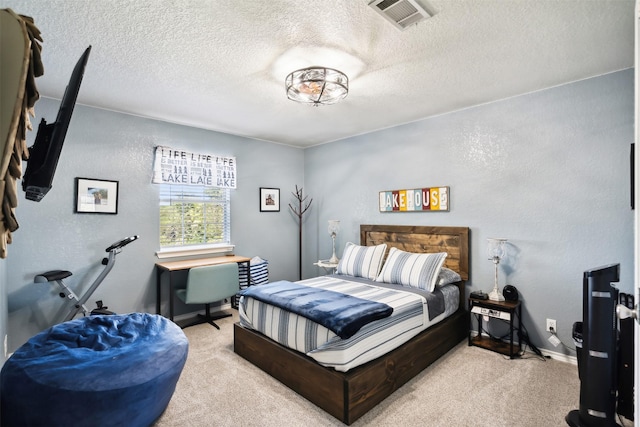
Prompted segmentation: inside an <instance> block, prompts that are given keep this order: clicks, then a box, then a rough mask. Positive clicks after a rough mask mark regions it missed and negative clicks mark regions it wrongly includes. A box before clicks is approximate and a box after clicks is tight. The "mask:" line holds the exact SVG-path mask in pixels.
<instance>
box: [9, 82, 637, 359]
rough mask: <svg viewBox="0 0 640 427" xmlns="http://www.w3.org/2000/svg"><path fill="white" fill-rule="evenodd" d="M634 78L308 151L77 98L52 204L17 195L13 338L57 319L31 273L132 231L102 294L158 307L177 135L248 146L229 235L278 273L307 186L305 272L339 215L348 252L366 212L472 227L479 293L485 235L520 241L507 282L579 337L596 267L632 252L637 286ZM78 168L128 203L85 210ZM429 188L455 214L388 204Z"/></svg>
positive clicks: (48, 295)
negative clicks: (381, 196)
mask: <svg viewBox="0 0 640 427" xmlns="http://www.w3.org/2000/svg"><path fill="white" fill-rule="evenodd" d="M633 87H634V86H633V70H626V71H621V72H617V73H613V74H609V75H606V76H602V77H598V78H593V79H589V80H585V81H581V82H577V83H573V84H569V85H565V86H560V87H556V88H552V89H549V90H545V91H541V92H536V93H532V94H528V95H524V96H519V97H515V98H512V99H507V100H504V101H501V102H496V103H492V104H487V105H483V106H479V107H475V108H469V109H466V110H463V111H459V112H454V113H451V114H446V115H442V116H438V117H433V118H429V119H426V120H423V121H419V122H415V123H411V124H407V125H403V126H398V127H394V128H391V129H387V130H382V131H379V132H374V133H371V134H367V135H362V136H358V137H355V138H349V139H346V140H343V141H338V142H335V143H330V144H325V145H322V146H318V147H314V148H310V149H307V150H299V149H295V148H290V147H286V146H282V145H278V144H272V143H267V142H262V141H255V140H249V139H246V138H241V137H236V136H231V135H226V134H221V133H216V132H210V131H204V130H200V129H194V128H189V127H184V126H177V125H172V124H168V123H162V122H157V121H152V120H147V119H141V118H138V117H133V116H128V115H123V114H118V113H113V112H108V111H103V110H98V109H93V108H87V107H82V106H78V107H77V108H76V111H75V113H74V117H73V121H72V126H71V127H70V129H69V133H68V136H67V141H66V143H65V147H64V150H63V155H62V158H61V160H60V163H59V166H58V173H57V175H56V179H55V182H54V188H53V190H52V192H51V193H50V194H49V195H47V196H46V197H45V199H43V201H42V202H40V203H33V202H30V201H26V200H24V199H21V200H20V206H19V207H18V210H17V215H18V220H19V221H20V225H21V228H20V229H19V230H18V231H17V232H16V233H15V234H14V243H13V244H12V245H10V247H9V257H8V259H7V260H6V261H0V279H1V278H3V276H5V278H6V287H7V293H8V310H9V316H8V324H7V327H6V330H7V331H8V334H9V351H12V350H14V349H15V348H17V347H18V346H19V345H21V344H22V343H23V342H24V341H25V340H26V339H28V338H29V337H30V336H32V335H33V334H35V333H37V332H39V331H40V330H42V329H45V328H46V327H48V326H49V325H50V323H51V321H52V319H53V318H54V317H55V315H56V311H57V310H58V309H59V308H60V306H61V302H60V300H59V298H58V297H57V292H56V291H55V290H53V289H51V288H50V287H49V286H48V285H42V284H34V283H33V282H32V280H33V276H34V275H35V274H37V273H39V272H42V271H46V270H50V269H56V268H62V269H68V270H71V271H73V272H74V275H73V277H72V278H71V280H70V284H72V285H73V286H80V285H81V284H83V283H86V282H87V281H91V280H92V279H93V277H94V276H95V274H97V270H98V269H99V268H100V264H99V262H100V259H101V257H102V256H103V255H104V249H105V248H106V247H107V246H108V245H109V244H111V243H112V242H114V241H116V240H118V239H120V238H122V237H125V236H128V235H131V234H139V235H140V236H141V239H140V240H139V241H136V242H134V243H132V244H131V245H129V246H128V247H126V248H125V250H124V251H123V253H122V254H121V255H119V256H118V262H117V264H116V266H115V268H114V270H113V272H112V273H111V275H110V276H108V277H107V280H106V281H105V282H104V283H103V284H102V286H101V287H100V288H99V289H98V291H97V292H96V294H95V295H94V298H92V299H91V300H90V303H91V304H93V301H94V300H97V299H102V300H104V301H105V302H106V303H107V304H108V305H109V306H110V308H113V309H115V310H116V311H118V312H127V311H134V310H135V311H149V312H153V311H154V310H155V274H154V268H153V265H154V263H155V262H156V261H157V259H156V257H155V251H156V250H157V249H158V213H157V212H158V207H157V206H158V195H157V189H156V187H154V186H153V185H152V184H151V183H150V181H151V171H152V165H151V164H152V157H153V147H154V146H156V145H167V146H173V147H176V148H183V149H186V150H192V151H206V152H211V153H214V154H221V155H233V156H236V157H237V159H238V189H237V190H235V191H234V192H233V194H232V212H233V213H232V240H233V243H234V244H235V245H236V253H238V254H242V255H248V256H253V255H260V256H261V257H263V258H266V259H268V260H269V261H270V265H269V270H270V277H271V279H272V280H279V279H285V280H296V279H297V276H298V253H297V247H298V231H297V222H296V220H295V218H294V217H293V216H292V215H291V213H290V212H289V210H288V208H287V203H288V202H289V201H291V200H292V197H291V194H290V193H291V191H293V189H294V187H295V185H296V184H297V185H302V186H303V188H304V190H305V194H308V195H309V196H310V197H313V199H314V201H313V205H312V209H311V211H310V212H309V215H308V216H307V217H306V220H305V234H304V243H305V253H304V257H303V276H304V277H311V276H314V275H316V274H319V273H323V272H322V271H319V269H318V268H317V267H314V266H313V262H315V261H317V260H318V259H320V258H328V257H329V256H330V254H331V240H330V238H329V236H328V233H327V220H329V219H339V220H341V226H342V231H341V232H340V234H339V236H338V241H337V246H338V256H340V255H341V254H342V247H343V246H344V244H345V243H346V242H347V241H354V242H357V241H358V238H359V236H358V226H359V225H360V224H362V223H371V224H418V225H420V224H422V225H455V226H469V227H471V280H470V283H469V286H468V291H470V290H472V289H482V290H485V291H487V292H488V291H490V290H491V287H492V283H493V264H492V263H491V262H490V261H488V260H487V259H486V258H487V257H486V239H487V238H488V237H505V238H508V239H509V242H510V243H509V256H508V258H507V259H506V260H505V261H504V262H503V263H502V264H501V267H500V280H501V284H504V283H510V284H513V285H515V286H516V287H517V288H518V289H519V290H520V292H521V294H522V299H523V301H524V307H525V315H524V323H525V326H526V328H527V329H528V331H529V333H530V335H531V338H532V340H533V341H534V343H535V344H536V345H538V346H540V347H546V348H549V349H551V350H554V351H557V352H563V351H564V350H563V349H562V347H560V348H555V347H552V346H551V345H550V344H549V343H548V342H547V340H546V339H547V336H548V335H547V334H546V332H544V327H545V319H546V318H547V317H549V318H554V319H556V320H557V322H558V328H559V332H560V334H559V335H560V338H562V339H563V341H564V342H565V343H567V344H572V342H571V335H570V329H571V325H572V324H573V322H574V321H576V320H579V319H580V318H581V310H582V308H581V296H582V273H583V271H584V270H585V269H589V268H592V267H595V266H599V265H603V264H608V263H612V262H620V263H621V264H622V278H621V283H620V288H621V289H622V290H624V291H627V292H630V291H631V289H632V273H633V260H634V257H633V219H632V211H631V210H630V208H629V166H628V164H629V144H630V143H631V142H632V141H633ZM57 107H58V103H57V102H56V101H52V100H47V99H44V100H41V101H40V102H39V103H38V104H37V105H36V113H37V114H38V117H36V119H34V120H33V122H34V123H38V122H39V120H40V117H43V116H44V117H45V118H47V119H48V120H50V121H51V120H53V118H54V117H55V114H56V111H57ZM328 108H330V107H328ZM29 137H30V138H31V140H33V138H34V137H35V132H32V133H31V134H30V135H29ZM78 176H79V177H90V178H102V179H112V180H118V181H119V182H120V200H119V212H118V215H115V216H113V215H86V214H84V215H79V214H74V213H73V204H74V199H73V198H74V196H73V192H74V178H75V177H78ZM433 185H438V186H440V185H448V186H450V187H451V196H450V202H451V210H450V212H432V213H431V212H430V213H379V212H378V208H377V197H378V192H379V191H382V190H394V189H403V188H415V187H422V186H433ZM259 187H279V188H281V190H282V192H281V197H282V209H281V212H279V213H260V212H259V208H258V188H259ZM3 326H4V325H1V324H0V331H1V330H2V328H3Z"/></svg>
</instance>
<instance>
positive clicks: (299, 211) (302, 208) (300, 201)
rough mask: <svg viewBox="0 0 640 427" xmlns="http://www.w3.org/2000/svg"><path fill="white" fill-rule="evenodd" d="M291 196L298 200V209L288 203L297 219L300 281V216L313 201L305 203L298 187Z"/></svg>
mask: <svg viewBox="0 0 640 427" xmlns="http://www.w3.org/2000/svg"><path fill="white" fill-rule="evenodd" d="M291 194H293V196H294V197H295V198H296V199H298V207H297V208H295V207H293V206H292V205H291V203H289V208H291V210H292V211H293V213H294V214H295V215H296V216H297V217H298V233H299V236H298V253H299V268H298V275H299V277H300V279H299V280H302V215H304V213H305V212H306V211H307V210H308V209H309V207H310V206H311V202H313V199H309V201H308V202H307V197H309V196H304V197H303V195H302V187H300V188H298V186H297V185H296V191H295V193H291Z"/></svg>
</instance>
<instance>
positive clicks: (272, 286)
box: [240, 280, 393, 339]
mask: <svg viewBox="0 0 640 427" xmlns="http://www.w3.org/2000/svg"><path fill="white" fill-rule="evenodd" d="M240 294H241V295H244V296H247V297H251V298H254V299H257V300H259V301H262V302H265V303H268V304H271V305H274V306H276V307H279V308H281V309H284V310H287V311H290V312H292V313H295V314H298V315H300V316H304V317H306V318H307V319H309V320H312V321H314V322H316V323H318V324H320V325H322V326H324V327H326V328H327V329H329V330H331V331H333V332H334V333H335V334H336V335H338V336H339V337H340V338H342V339H347V338H350V337H351V336H352V335H353V334H355V333H356V332H358V330H360V328H361V327H363V326H364V325H366V324H368V323H370V322H373V321H374V320H378V319H383V318H385V317H389V316H390V315H391V313H392V312H393V308H392V307H390V306H388V305H387V304H383V303H380V302H375V301H367V300H365V299H361V298H356V297H353V296H351V295H347V294H343V293H340V292H334V291H328V290H326V289H319V288H314V287H310V286H303V285H299V284H297V283H292V282H287V281H284V280H283V281H280V282H273V283H269V284H267V285H260V286H250V287H248V288H246V289H245V290H243V291H242V292H241V293H240Z"/></svg>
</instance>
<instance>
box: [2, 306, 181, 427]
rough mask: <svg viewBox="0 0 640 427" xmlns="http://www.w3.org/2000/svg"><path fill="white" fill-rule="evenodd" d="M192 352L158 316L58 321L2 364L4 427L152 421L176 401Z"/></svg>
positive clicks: (172, 325) (175, 328)
mask: <svg viewBox="0 0 640 427" xmlns="http://www.w3.org/2000/svg"><path fill="white" fill-rule="evenodd" d="M187 352H188V341H187V338H186V336H185V335H184V333H183V332H182V330H181V329H180V328H179V327H178V326H177V325H176V324H175V323H173V322H171V321H169V320H168V319H166V318H164V317H161V316H158V315H154V314H145V313H133V314H127V315H113V316H109V315H98V316H89V317H83V318H81V319H76V320H71V321H68V322H64V323H61V324H59V325H55V326H53V327H51V328H49V329H47V330H45V331H43V332H41V333H39V334H38V335H35V336H34V337H32V338H31V339H30V340H29V341H27V343H25V344H24V345H23V346H22V347H20V348H19V349H18V350H17V351H16V352H15V353H14V354H13V355H12V356H11V357H10V358H9V360H7V361H6V362H5V364H4V366H3V367H2V371H0V393H1V394H0V409H1V410H2V412H1V419H2V425H3V426H65V427H69V426H127V427H129V426H149V425H151V424H152V423H153V422H154V421H155V420H156V419H157V418H158V417H159V416H160V415H161V414H162V412H163V411H164V410H165V408H166V407H167V405H168V404H169V400H171V396H172V395H173V392H174V390H175V387H176V383H177V382H178V378H179V377H180V373H181V372H182V368H183V367H184V364H185V361H186V359H187Z"/></svg>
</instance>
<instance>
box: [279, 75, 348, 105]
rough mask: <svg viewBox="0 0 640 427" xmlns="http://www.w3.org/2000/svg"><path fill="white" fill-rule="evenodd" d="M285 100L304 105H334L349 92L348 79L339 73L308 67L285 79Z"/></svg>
mask: <svg viewBox="0 0 640 427" xmlns="http://www.w3.org/2000/svg"><path fill="white" fill-rule="evenodd" d="M285 86H286V89H287V98H289V99H291V100H293V101H297V102H302V103H304V104H311V105H314V106H318V105H325V104H326V105H329V104H335V103H336V102H338V101H340V100H341V99H343V98H344V97H346V96H347V93H348V92H349V78H348V77H347V76H346V75H345V74H344V73H343V72H341V71H338V70H334V69H333V68H326V67H315V66H314V67H309V68H303V69H300V70H296V71H294V72H292V73H290V74H289V75H288V76H287V78H286V79H285Z"/></svg>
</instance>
